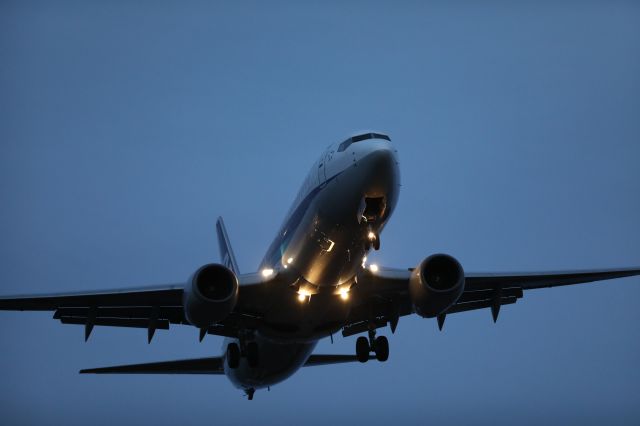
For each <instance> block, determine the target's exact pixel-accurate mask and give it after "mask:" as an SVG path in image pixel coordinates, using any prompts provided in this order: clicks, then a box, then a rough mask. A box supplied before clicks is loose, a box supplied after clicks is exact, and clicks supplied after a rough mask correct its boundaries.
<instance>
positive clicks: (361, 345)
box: [356, 336, 371, 362]
mask: <svg viewBox="0 0 640 426" xmlns="http://www.w3.org/2000/svg"><path fill="white" fill-rule="evenodd" d="M370 351H371V348H370V347H369V340H367V338H366V337H364V336H360V337H358V340H356V358H358V361H360V362H367V360H368V359H369V352H370Z"/></svg>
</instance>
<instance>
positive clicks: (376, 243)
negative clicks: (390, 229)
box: [373, 235, 380, 251]
mask: <svg viewBox="0 0 640 426" xmlns="http://www.w3.org/2000/svg"><path fill="white" fill-rule="evenodd" d="M373 249H374V250H375V251H378V250H380V235H376V239H375V240H373Z"/></svg>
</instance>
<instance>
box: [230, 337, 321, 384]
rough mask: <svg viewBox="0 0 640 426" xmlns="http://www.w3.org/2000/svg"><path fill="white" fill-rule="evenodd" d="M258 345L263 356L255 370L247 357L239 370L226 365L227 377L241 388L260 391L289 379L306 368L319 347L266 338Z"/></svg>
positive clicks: (312, 343)
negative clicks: (306, 364) (279, 341)
mask: <svg viewBox="0 0 640 426" xmlns="http://www.w3.org/2000/svg"><path fill="white" fill-rule="evenodd" d="M256 342H257V343H258V347H259V353H260V365H259V366H258V367H256V368H251V367H250V366H249V364H248V362H247V360H246V358H241V361H240V365H239V366H238V368H236V369H230V368H229V367H228V366H227V365H226V363H225V367H224V368H225V375H226V376H227V378H228V379H229V380H230V381H231V382H232V383H233V384H234V385H235V386H236V387H238V388H241V389H249V388H253V389H260V388H266V387H267V386H273V385H275V384H276V383H280V382H282V381H284V380H286V379H287V378H289V377H291V375H293V374H294V373H295V372H296V371H298V370H299V369H300V368H301V367H302V366H303V365H304V363H305V362H306V361H307V359H308V358H309V356H310V355H311V353H312V352H313V349H314V348H315V346H316V344H317V342H315V341H313V342H309V343H294V344H291V343H289V344H278V343H274V342H271V341H269V340H265V339H262V338H257V339H256ZM225 347H226V344H225Z"/></svg>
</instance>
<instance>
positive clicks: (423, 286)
mask: <svg viewBox="0 0 640 426" xmlns="http://www.w3.org/2000/svg"><path fill="white" fill-rule="evenodd" d="M463 291H464V270H463V269H462V265H460V262H458V261H457V260H456V259H455V258H453V257H451V256H449V255H447V254H434V255H431V256H429V257H427V258H426V259H425V260H423V261H422V262H421V263H420V265H418V267H417V268H416V269H414V270H413V272H412V273H411V279H410V280H409V294H410V296H411V303H412V304H413V307H414V309H415V311H416V313H418V315H420V316H422V317H427V318H433V317H435V316H438V315H439V314H441V313H444V312H445V311H446V310H447V309H449V308H450V307H451V306H452V305H453V304H454V303H456V302H457V301H458V299H459V298H460V295H462V292H463Z"/></svg>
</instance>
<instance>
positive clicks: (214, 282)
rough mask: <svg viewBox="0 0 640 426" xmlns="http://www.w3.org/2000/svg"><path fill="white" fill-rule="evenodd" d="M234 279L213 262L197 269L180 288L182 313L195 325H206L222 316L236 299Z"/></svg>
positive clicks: (236, 285) (224, 315)
mask: <svg viewBox="0 0 640 426" xmlns="http://www.w3.org/2000/svg"><path fill="white" fill-rule="evenodd" d="M238 288H239V286H238V278H237V277H236V274H234V273H233V271H231V270H230V269H229V268H227V267H226V266H224V265H219V264H217V263H211V264H208V265H204V266H203V267H201V268H200V269H198V270H197V271H196V272H195V274H193V276H192V277H191V280H189V282H188V283H187V285H186V287H185V290H184V302H183V303H184V314H185V317H186V318H187V321H189V322H190V323H191V324H193V325H195V326H196V327H200V328H203V327H208V326H210V325H211V324H215V323H217V322H219V321H222V320H223V319H225V318H226V317H227V316H228V315H229V314H230V313H231V312H232V311H233V308H235V306H236V303H237V302H238Z"/></svg>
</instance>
